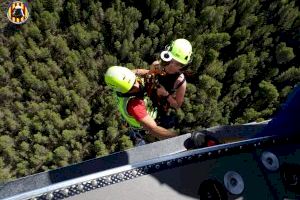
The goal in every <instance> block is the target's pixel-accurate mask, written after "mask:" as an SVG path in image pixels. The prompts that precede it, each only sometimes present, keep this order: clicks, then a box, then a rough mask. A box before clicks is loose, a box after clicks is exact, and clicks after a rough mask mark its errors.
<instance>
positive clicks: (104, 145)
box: [0, 0, 300, 181]
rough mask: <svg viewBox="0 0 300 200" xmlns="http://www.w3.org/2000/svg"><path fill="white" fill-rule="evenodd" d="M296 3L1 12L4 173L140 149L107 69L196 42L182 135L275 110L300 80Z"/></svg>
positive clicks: (111, 5) (238, 0) (78, 6)
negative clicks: (13, 20)
mask: <svg viewBox="0 0 300 200" xmlns="http://www.w3.org/2000/svg"><path fill="white" fill-rule="evenodd" d="M299 6H300V4H299V1H295V0H284V1H282V0H274V1H272V2H270V1H259V0H226V1H225V0H188V1H183V0H173V1H171V0H146V1H137V0H127V1H125V0H123V1H122V0H112V1H98V0H85V1H78V0H69V1H66V0H51V1H49V0H34V1H30V3H29V7H30V19H29V20H28V22H27V23H26V24H23V25H20V26H14V25H12V24H10V23H9V22H8V20H7V21H5V20H3V19H5V18H4V17H3V19H1V22H0V23H1V24H0V28H1V32H0V155H1V156H0V181H5V180H9V179H14V178H17V177H22V176H26V175H29V174H33V173H37V172H41V171H45V170H50V169H55V168H57V167H61V166H65V165H68V164H71V163H76V162H80V161H82V160H86V159H89V158H94V157H96V156H103V155H107V154H110V153H113V152H115V151H120V150H124V149H127V148H131V147H132V141H131V140H130V138H129V137H128V135H127V134H126V133H127V131H128V127H127V126H126V125H124V124H123V123H122V121H121V118H120V114H119V113H118V111H117V107H116V103H115V97H114V96H113V95H112V92H111V91H110V90H109V89H108V88H107V87H106V85H105V83H104V80H103V74H104V72H105V71H106V69H107V68H108V67H109V66H110V65H123V66H127V67H129V68H134V67H139V68H141V67H142V68H149V65H150V64H151V63H152V62H153V61H154V60H155V59H156V57H157V55H158V54H159V53H160V51H162V50H163V49H164V47H165V46H166V45H167V44H168V43H169V42H171V41H172V40H174V39H176V38H182V37H183V38H186V39H188V40H189V41H190V42H191V43H192V46H193V56H192V57H193V61H192V63H191V64H190V66H189V69H190V71H191V72H192V73H189V76H187V82H188V84H187V92H186V96H185V101H184V104H183V106H182V107H181V108H180V109H178V110H176V111H174V113H175V114H176V115H177V117H178V119H179V123H178V124H177V125H176V127H175V128H176V129H177V130H179V131H180V133H181V134H183V133H185V132H187V131H191V130H195V129H197V130H199V129H203V128H207V127H211V126H215V125H225V124H239V123H246V122H251V121H255V120H256V121H260V120H265V119H269V118H271V117H272V116H273V115H274V114H275V113H276V111H277V110H278V108H279V106H280V104H281V103H282V102H283V101H284V100H285V98H286V96H287V95H288V93H289V92H290V91H291V90H292V89H293V87H294V85H295V84H297V83H299V82H300V57H299V52H300V37H299V31H300V12H299Z"/></svg>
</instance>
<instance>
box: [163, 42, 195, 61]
mask: <svg viewBox="0 0 300 200" xmlns="http://www.w3.org/2000/svg"><path fill="white" fill-rule="evenodd" d="M191 55H192V45H191V43H190V42H189V41H188V40H186V39H183V38H181V39H177V40H175V41H173V42H172V43H171V45H170V46H168V47H167V50H166V51H163V52H162V53H161V59H162V60H164V61H170V60H171V59H174V60H176V61H177V62H179V63H181V64H183V65H186V64H188V63H189V62H190V60H191Z"/></svg>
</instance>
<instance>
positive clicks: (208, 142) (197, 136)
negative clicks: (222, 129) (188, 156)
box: [184, 130, 221, 149]
mask: <svg viewBox="0 0 300 200" xmlns="http://www.w3.org/2000/svg"><path fill="white" fill-rule="evenodd" d="M212 134H213V133H211V132H209V131H207V130H203V131H201V132H195V133H192V135H191V137H190V138H189V139H188V140H187V141H186V142H185V144H184V145H185V147H186V148H187V149H195V148H203V147H209V146H214V145H218V144H221V143H220V142H219V140H218V139H217V138H215V137H213V136H212Z"/></svg>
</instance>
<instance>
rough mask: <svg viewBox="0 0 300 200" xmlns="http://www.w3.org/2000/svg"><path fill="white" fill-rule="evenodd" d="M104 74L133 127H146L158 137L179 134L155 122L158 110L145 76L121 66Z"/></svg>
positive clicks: (124, 116)
mask: <svg viewBox="0 0 300 200" xmlns="http://www.w3.org/2000/svg"><path fill="white" fill-rule="evenodd" d="M104 76H105V77H104V79H105V82H106V84H107V85H108V86H110V87H111V88H112V89H113V90H114V92H115V94H116V97H117V101H118V108H119V111H120V113H121V115H122V117H123V118H124V119H125V121H126V122H127V123H128V124H129V125H130V126H131V127H132V128H133V129H135V130H140V129H144V130H146V131H148V132H149V133H150V134H152V135H153V136H154V137H156V138H158V139H165V138H170V137H174V136H177V133H176V132H173V131H170V130H168V129H165V128H163V127H161V126H158V125H157V123H156V122H155V118H156V116H157V110H156V108H155V107H153V105H152V104H151V100H150V98H148V96H147V92H146V91H145V82H144V79H143V78H140V77H138V76H136V74H135V73H134V72H132V71H131V70H130V69H128V68H126V67H121V66H112V67H109V68H108V70H107V71H106V73H105V75H104ZM135 139H137V138H135ZM135 142H137V141H135ZM143 144H144V142H143ZM135 145H136V146H138V144H135Z"/></svg>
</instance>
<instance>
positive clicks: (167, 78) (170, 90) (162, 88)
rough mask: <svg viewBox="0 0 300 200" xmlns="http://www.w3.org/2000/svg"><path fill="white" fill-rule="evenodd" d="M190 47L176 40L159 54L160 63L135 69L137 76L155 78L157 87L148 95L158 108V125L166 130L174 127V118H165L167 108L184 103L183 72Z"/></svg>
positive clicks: (177, 106)
mask: <svg viewBox="0 0 300 200" xmlns="http://www.w3.org/2000/svg"><path fill="white" fill-rule="evenodd" d="M191 55H192V45H191V43H190V42H189V41H188V40H186V39H177V40H175V41H173V42H171V44H170V45H169V46H167V47H166V49H165V50H164V51H163V52H161V54H160V61H154V62H153V63H152V65H151V69H150V70H147V69H135V70H133V71H134V72H135V74H137V75H139V76H150V75H153V74H154V76H155V79H156V80H155V81H157V83H158V84H157V87H154V88H153V90H154V91H152V92H151V94H148V95H149V96H150V98H151V100H152V101H153V104H154V105H155V106H156V107H157V108H158V113H159V120H158V121H159V123H160V124H161V125H162V126H163V127H166V128H170V127H173V126H174V123H176V119H174V116H167V112H168V108H169V107H173V108H175V109H178V108H180V107H181V105H182V104H183V102H184V95H185V92H186V79H185V76H184V74H183V71H184V70H186V68H187V65H188V64H189V63H190V62H191ZM172 122H173V123H172Z"/></svg>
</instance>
